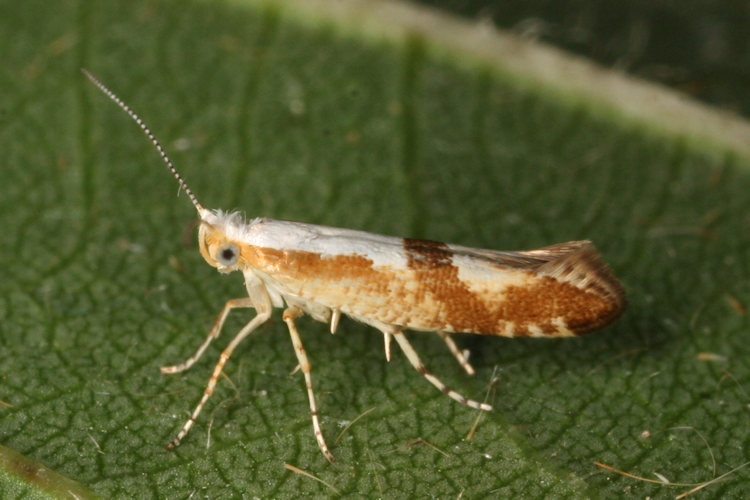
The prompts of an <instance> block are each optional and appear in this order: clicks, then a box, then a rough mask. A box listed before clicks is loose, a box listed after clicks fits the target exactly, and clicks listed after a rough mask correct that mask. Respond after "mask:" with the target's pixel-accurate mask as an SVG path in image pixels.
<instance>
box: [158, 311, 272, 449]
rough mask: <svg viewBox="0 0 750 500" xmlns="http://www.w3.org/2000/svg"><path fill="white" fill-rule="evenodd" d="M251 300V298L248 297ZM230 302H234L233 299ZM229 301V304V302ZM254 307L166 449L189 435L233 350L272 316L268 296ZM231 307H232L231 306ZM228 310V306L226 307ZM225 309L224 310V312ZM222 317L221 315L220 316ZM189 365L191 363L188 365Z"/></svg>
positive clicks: (225, 349)
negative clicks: (253, 314)
mask: <svg viewBox="0 0 750 500" xmlns="http://www.w3.org/2000/svg"><path fill="white" fill-rule="evenodd" d="M237 300H244V299H237ZM248 300H251V299H248ZM229 302H232V301H231V300H230V301H229ZM229 302H227V304H229ZM254 307H255V308H256V309H257V310H258V314H257V315H256V316H255V317H254V318H253V319H252V320H250V322H249V323H248V324H246V325H245V326H244V327H242V330H240V331H239V333H238V334H237V335H235V336H234V338H233V339H232V341H231V342H229V345H227V346H226V347H225V348H224V350H223V351H222V352H221V355H220V356H219V362H218V363H216V366H215V367H214V371H213V372H212V373H211V378H209V379H208V384H206V389H205V390H204V391H203V397H201V400H200V401H199V402H198V405H197V406H196V407H195V409H194V410H193V413H192V414H191V415H190V418H188V420H187V422H185V424H184V425H183V426H182V429H180V432H178V433H177V436H175V438H174V439H173V440H172V441H170V442H169V444H167V446H166V449H167V450H171V449H172V448H174V447H175V446H177V445H178V444H180V441H182V439H183V438H184V437H185V436H186V435H187V433H188V432H189V431H190V428H191V427H192V426H193V424H194V423H195V419H196V418H198V415H199V414H200V412H201V410H202V409H203V405H205V404H206V401H208V398H210V397H211V394H213V393H214V388H215V387H216V383H217V382H218V381H219V377H220V376H221V371H222V370H223V369H224V365H225V364H226V362H227V361H228V360H229V358H230V357H231V356H232V352H233V351H234V349H235V348H236V347H237V345H238V344H239V343H240V342H242V341H243V340H244V339H245V337H247V336H248V335H250V333H251V332H252V331H253V330H255V329H256V328H258V326H260V325H262V324H263V323H265V322H266V321H268V318H270V317H271V304H270V301H269V300H268V299H267V297H266V301H264V302H261V303H256V304H254ZM230 309H231V307H230ZM225 310H226V307H225ZM223 313H224V311H222V314H223ZM220 317H221V316H220ZM188 366H189V365H188Z"/></svg>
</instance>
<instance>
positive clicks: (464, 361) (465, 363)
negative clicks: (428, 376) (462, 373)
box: [437, 331, 474, 375]
mask: <svg viewBox="0 0 750 500" xmlns="http://www.w3.org/2000/svg"><path fill="white" fill-rule="evenodd" d="M437 333H438V335H440V338H441V339H443V342H445V345H447V346H448V349H449V350H450V352H452V353H453V356H454V357H455V358H456V360H457V361H458V364H459V365H461V367H462V368H463V369H464V370H466V373H468V374H469V375H474V367H473V366H471V364H470V363H469V358H468V356H466V355H465V354H464V353H463V352H462V351H461V350H460V349H459V348H458V346H457V345H456V343H455V342H453V339H452V338H451V336H450V334H449V333H448V332H443V331H438V332H437Z"/></svg>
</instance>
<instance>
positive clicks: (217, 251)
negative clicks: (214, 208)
mask: <svg viewBox="0 0 750 500" xmlns="http://www.w3.org/2000/svg"><path fill="white" fill-rule="evenodd" d="M198 247H199V248H200V251H201V255H202V256H203V258H204V259H206V262H208V263H209V264H210V265H212V266H213V267H215V268H216V269H218V270H219V272H222V273H229V272H232V271H236V270H238V269H240V264H241V262H242V259H241V255H240V253H241V250H240V249H241V247H240V245H239V244H238V243H237V242H236V241H235V240H233V239H231V238H229V237H227V234H226V232H224V231H223V230H222V228H221V227H220V226H217V225H213V224H211V223H209V222H206V221H205V220H202V221H201V224H200V228H199V229H198Z"/></svg>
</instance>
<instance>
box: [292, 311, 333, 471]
mask: <svg viewBox="0 0 750 500" xmlns="http://www.w3.org/2000/svg"><path fill="white" fill-rule="evenodd" d="M301 314H302V311H301V310H300V309H299V308H298V307H295V306H292V307H289V308H287V309H286V310H285V311H284V316H283V318H284V323H286V325H287V326H288V327H289V335H290V336H291V338H292V345H293V346H294V353H295V354H296V355H297V361H298V362H299V367H300V369H301V370H302V374H303V375H304V376H305V385H306V386H307V397H308V399H309V400H310V414H311V415H312V424H313V432H314V433H315V439H317V441H318V447H319V448H320V451H322V452H323V456H325V457H326V459H328V461H329V462H333V454H332V453H331V451H330V450H329V449H328V445H327V444H326V440H325V439H324V438H323V431H321V430H320V422H319V421H318V407H317V405H316V404H315V393H314V392H313V386H312V377H311V376H310V368H311V366H310V360H309V359H307V353H306V352H305V347H304V346H303V345H302V338H300V336H299V332H298V331H297V326H296V325H295V324H294V318H296V317H298V316H300V315H301Z"/></svg>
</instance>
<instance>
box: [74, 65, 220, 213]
mask: <svg viewBox="0 0 750 500" xmlns="http://www.w3.org/2000/svg"><path fill="white" fill-rule="evenodd" d="M81 71H82V72H83V74H84V75H86V77H87V78H88V79H89V80H91V82H92V83H93V84H94V85H96V86H97V87H99V90H101V91H102V92H103V93H104V94H105V95H106V96H107V97H109V98H110V99H112V100H113V101H114V102H115V104H117V105H118V106H120V107H121V108H122V109H123V110H124V111H125V112H126V113H127V114H128V115H129V116H130V118H132V119H133V120H134V121H135V122H136V123H137V124H138V126H139V127H141V130H143V132H144V133H145V134H146V136H148V138H149V140H150V141H151V143H152V144H153V145H154V147H155V148H156V150H157V151H158V152H159V155H161V159H162V160H164V163H166V165H167V168H168V169H169V171H170V172H172V175H174V178H175V179H177V182H178V183H179V184H180V187H181V188H182V190H183V191H185V194H187V195H188V198H190V201H191V202H193V205H194V206H195V209H196V210H198V215H200V216H201V218H203V215H204V214H205V213H206V209H205V208H203V205H201V204H200V203H198V198H196V197H195V195H194V194H193V192H192V191H191V190H190V188H189V187H188V185H187V183H186V182H185V180H184V179H183V178H182V176H181V175H180V173H179V172H178V171H177V169H176V168H175V166H174V165H173V164H172V160H170V159H169V156H167V153H166V152H165V151H164V148H163V147H162V146H161V143H159V141H158V140H157V139H156V137H154V134H153V133H152V132H151V129H150V128H148V126H147V125H146V124H145V123H144V122H143V120H141V117H140V116H138V115H137V114H135V111H133V110H132V109H130V106H128V105H127V104H125V103H124V102H122V99H120V98H119V97H117V95H116V94H115V93H114V92H112V91H111V90H109V88H107V86H106V85H104V84H103V83H102V82H100V81H99V79H97V78H96V77H95V76H94V75H92V74H91V73H89V71H88V70H87V69H85V68H81Z"/></svg>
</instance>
